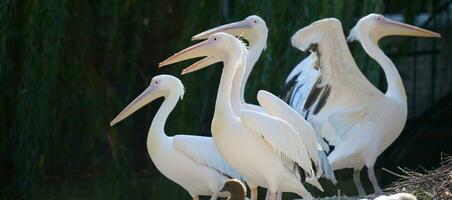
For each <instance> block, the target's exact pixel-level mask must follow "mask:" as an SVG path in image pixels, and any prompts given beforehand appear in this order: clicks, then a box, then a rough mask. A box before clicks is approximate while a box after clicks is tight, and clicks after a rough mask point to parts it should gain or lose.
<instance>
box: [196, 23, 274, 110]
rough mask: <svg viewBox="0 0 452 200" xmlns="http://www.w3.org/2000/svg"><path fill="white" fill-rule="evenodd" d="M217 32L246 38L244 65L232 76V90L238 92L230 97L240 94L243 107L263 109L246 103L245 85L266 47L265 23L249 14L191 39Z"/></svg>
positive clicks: (204, 37)
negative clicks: (246, 52) (247, 47)
mask: <svg viewBox="0 0 452 200" xmlns="http://www.w3.org/2000/svg"><path fill="white" fill-rule="evenodd" d="M218 32H224V33H228V34H231V35H233V36H237V37H242V38H244V39H246V40H248V45H249V51H248V54H247V55H246V65H243V66H240V67H239V68H238V69H237V73H236V74H237V75H236V76H234V83H233V84H232V90H233V91H240V92H239V93H237V92H233V93H231V96H232V97H231V98H232V99H235V98H237V97H236V96H234V95H240V97H239V98H240V103H241V104H242V107H243V108H244V109H250V110H255V111H263V110H262V108H260V107H258V106H256V105H253V104H249V103H246V101H245V87H246V82H247V81H248V78H249V76H250V74H251V71H252V70H253V67H254V65H255V64H256V62H257V60H258V59H259V57H260V56H261V54H262V51H264V49H265V48H266V47H267V37H268V28H267V24H266V23H265V21H264V20H263V19H262V18H261V17H259V16H257V15H251V16H248V17H247V18H245V19H244V20H242V21H238V22H233V23H229V24H225V25H222V26H219V27H216V28H212V29H209V30H207V31H204V32H202V33H199V34H197V35H195V36H193V37H192V40H203V39H206V38H208V37H209V36H210V35H212V34H214V33H218ZM232 107H233V109H234V110H235V111H236V110H237V107H238V106H236V105H233V106H232Z"/></svg>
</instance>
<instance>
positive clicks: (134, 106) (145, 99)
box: [110, 85, 160, 126]
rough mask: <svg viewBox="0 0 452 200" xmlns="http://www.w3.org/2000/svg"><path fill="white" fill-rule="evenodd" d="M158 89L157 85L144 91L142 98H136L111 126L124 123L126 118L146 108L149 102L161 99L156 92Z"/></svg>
mask: <svg viewBox="0 0 452 200" xmlns="http://www.w3.org/2000/svg"><path fill="white" fill-rule="evenodd" d="M156 88H157V87H156V85H151V86H149V87H148V88H146V90H144V91H143V92H142V93H141V94H140V96H138V97H137V98H135V100H133V101H132V103H130V104H129V105H127V107H126V108H124V110H122V111H121V113H119V115H118V116H116V117H115V119H113V120H112V121H111V122H110V126H113V125H115V124H116V123H118V122H120V121H122V120H123V119H125V118H126V117H128V116H129V115H131V114H132V113H134V112H135V111H137V110H138V109H140V108H141V107H143V106H145V105H146V104H148V103H149V102H151V101H154V100H155V99H157V98H159V97H160V96H159V95H158V94H157V93H155V92H154V91H155V89H156Z"/></svg>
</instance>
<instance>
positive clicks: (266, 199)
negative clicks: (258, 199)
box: [265, 189, 270, 200]
mask: <svg viewBox="0 0 452 200" xmlns="http://www.w3.org/2000/svg"><path fill="white" fill-rule="evenodd" d="M269 198H270V190H269V189H267V194H266V195H265V200H268V199H269Z"/></svg>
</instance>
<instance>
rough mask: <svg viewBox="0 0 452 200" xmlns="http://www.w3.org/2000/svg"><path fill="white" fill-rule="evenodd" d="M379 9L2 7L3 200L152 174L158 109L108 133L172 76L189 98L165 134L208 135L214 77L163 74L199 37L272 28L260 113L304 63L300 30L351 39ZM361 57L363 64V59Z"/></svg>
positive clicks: (264, 0)
mask: <svg viewBox="0 0 452 200" xmlns="http://www.w3.org/2000/svg"><path fill="white" fill-rule="evenodd" d="M382 10H383V3H382V1H373V0H366V1H361V0H349V1H342V0H335V1H332V0H321V1H308V0H305V1H296V2H292V1H290V2H289V1H271V0H261V1H257V0H255V1H244V0H231V1H228V0H223V1H206V0H201V1H145V0H109V1H106V0H104V1H87V0H80V1H69V0H54V1H16V0H3V1H2V2H0V23H1V26H0V80H1V82H0V83H1V88H2V89H1V90H0V106H1V108H2V112H0V131H1V133H2V134H1V135H0V138H1V141H0V153H1V154H0V164H1V166H0V170H1V171H0V179H1V180H0V183H1V184H2V185H3V186H2V187H1V189H0V190H2V191H1V193H2V194H5V195H6V197H15V198H22V199H24V198H30V197H32V196H33V194H35V193H36V192H35V191H37V190H39V187H38V185H39V184H41V183H44V182H47V181H51V182H55V181H56V182H58V181H63V180H79V179H92V178H99V177H104V178H108V180H110V179H112V180H116V181H118V180H123V179H125V178H126V177H129V176H131V175H132V174H135V173H137V172H139V171H141V170H143V169H146V168H151V174H155V173H156V169H154V168H153V167H150V166H152V164H150V163H151V162H150V160H149V158H148V156H147V152H146V149H145V137H146V133H147V127H148V126H149V125H150V120H151V119H152V116H153V113H154V111H155V110H156V108H157V107H158V106H159V103H153V104H152V105H150V106H148V107H147V108H146V109H144V110H146V111H140V112H138V113H136V114H134V115H133V116H131V117H130V119H127V120H125V121H124V122H121V123H120V124H118V125H117V126H115V127H109V125H108V124H109V121H110V120H111V119H113V117H114V116H115V115H116V114H117V113H118V112H119V111H120V110H121V109H122V108H123V107H124V106H125V105H126V104H128V103H129V102H130V101H131V100H132V99H133V98H134V97H135V96H136V95H137V94H139V93H140V92H141V91H142V90H143V89H144V88H145V87H146V85H147V84H148V82H149V80H150V79H151V78H152V77H153V76H155V75H156V74H162V73H170V74H173V75H176V76H178V77H180V78H181V80H182V81H183V83H184V84H185V87H186V89H187V93H186V96H185V98H184V100H183V101H182V102H181V103H180V104H179V105H178V106H177V108H176V109H175V111H174V112H173V114H172V115H171V116H170V119H169V120H168V125H167V132H169V133H172V132H180V133H199V134H200V135H210V133H209V130H210V120H211V117H212V114H213V107H214V100H215V96H216V89H217V86H218V81H219V76H220V70H219V67H212V68H209V69H206V70H203V71H202V72H198V73H194V74H190V75H187V76H183V77H181V76H179V75H178V74H179V72H180V70H181V69H182V66H185V65H186V64H187V63H188V62H185V63H183V64H177V65H174V66H171V67H168V68H167V69H161V70H160V69H157V63H158V62H159V61H162V60H163V59H164V58H166V57H168V56H170V55H172V53H174V52H177V51H179V50H181V49H182V48H184V47H186V46H188V45H190V44H192V42H190V38H191V36H192V35H194V34H196V33H199V32H201V31H203V30H205V29H207V28H211V27H214V26H217V25H220V24H223V23H227V22H231V21H236V20H241V19H243V18H245V17H246V16H248V15H251V14H257V15H260V16H261V17H262V18H263V19H265V20H266V22H267V25H268V27H269V30H270V32H269V40H268V45H267V50H266V51H265V52H264V53H263V54H262V58H261V59H260V61H259V62H258V63H257V66H256V67H255V70H254V71H253V73H252V75H251V78H250V81H249V83H248V85H247V92H246V94H247V99H250V101H252V102H253V101H255V94H256V92H257V90H259V89H267V90H269V91H272V92H275V93H278V90H279V89H280V88H281V87H282V83H283V81H284V79H285V77H286V76H287V74H288V73H289V72H290V70H291V69H292V67H293V66H295V64H296V63H298V62H299V61H300V60H301V59H302V58H303V57H304V55H303V54H302V53H301V52H299V51H298V50H296V49H294V48H292V47H291V46H290V43H289V38H290V36H291V35H292V34H293V33H294V32H295V31H296V30H298V29H299V28H301V27H303V26H305V25H308V24H309V23H311V22H313V21H315V20H317V19H320V18H324V17H336V18H339V19H340V20H341V21H342V22H343V26H344V29H345V30H349V29H350V28H351V27H352V26H353V25H354V23H355V22H356V21H357V19H358V18H359V17H361V16H364V15H366V14H368V13H371V12H382ZM347 33H348V31H347ZM355 55H358V56H356V58H357V59H359V60H360V62H361V61H362V60H365V56H364V54H363V53H362V51H361V52H359V53H356V54H355ZM367 70H368V71H372V70H369V69H367ZM377 74H378V73H377ZM376 76H377V75H376ZM377 78H378V77H377ZM113 183H114V181H113ZM113 183H112V184H113ZM103 187H109V185H104V186H103ZM116 189H117V186H115V185H111V189H106V190H110V191H115V190H116ZM110 195H113V196H115V198H116V197H118V196H119V197H120V196H121V195H119V194H118V195H116V193H111V194H110ZM184 195H185V194H184ZM111 198H113V197H111Z"/></svg>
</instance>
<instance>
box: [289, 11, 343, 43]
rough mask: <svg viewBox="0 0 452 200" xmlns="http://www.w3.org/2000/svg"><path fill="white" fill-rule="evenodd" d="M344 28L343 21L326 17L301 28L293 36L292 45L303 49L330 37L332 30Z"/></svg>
mask: <svg viewBox="0 0 452 200" xmlns="http://www.w3.org/2000/svg"><path fill="white" fill-rule="evenodd" d="M338 28H339V30H340V29H342V25H341V22H340V21H339V20H338V19H336V18H326V19H322V20H318V21H315V22H313V23H311V24H310V25H308V26H306V27H304V28H301V29H300V30H298V31H297V32H295V34H294V35H293V36H292V38H291V41H292V46H294V47H295V48H298V49H300V50H302V51H306V50H308V49H310V48H311V47H312V44H318V43H319V42H320V41H322V40H324V39H325V38H328V37H329V36H328V34H329V33H331V32H332V31H337V30H338Z"/></svg>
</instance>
